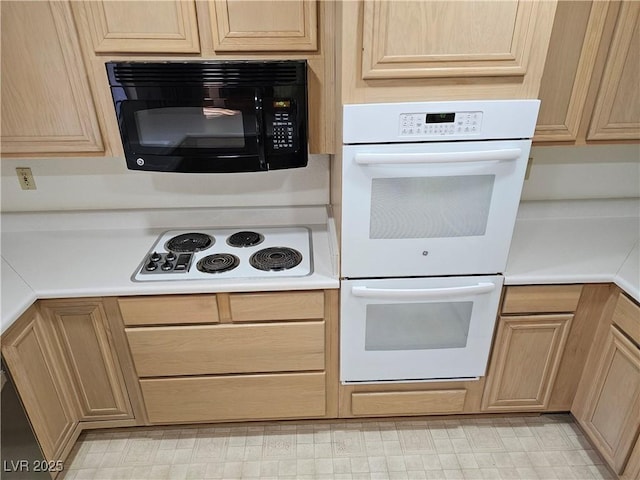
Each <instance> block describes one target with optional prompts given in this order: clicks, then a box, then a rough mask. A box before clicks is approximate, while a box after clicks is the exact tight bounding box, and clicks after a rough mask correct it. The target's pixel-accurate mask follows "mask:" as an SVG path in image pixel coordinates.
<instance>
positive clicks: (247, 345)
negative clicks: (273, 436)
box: [119, 290, 338, 424]
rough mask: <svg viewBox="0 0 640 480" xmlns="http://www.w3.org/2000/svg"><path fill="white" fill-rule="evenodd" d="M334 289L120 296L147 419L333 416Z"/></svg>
mask: <svg viewBox="0 0 640 480" xmlns="http://www.w3.org/2000/svg"><path fill="white" fill-rule="evenodd" d="M337 298H338V296H337V291H333V290H327V291H321V290H319V291H315V290H314V291H296V292H268V293H263V292H255V293H217V294H215V295H213V294H211V295H193V296H189V295H177V296H171V295H167V296H151V297H135V298H120V299H119V305H120V311H121V313H122V317H123V323H124V325H127V327H126V328H124V332H125V334H126V338H127V343H128V345H129V349H130V352H131V356H132V358H133V363H134V366H135V370H136V376H137V380H138V381H139V385H140V390H141V395H142V399H143V401H144V405H145V408H146V415H147V419H148V422H149V423H152V424H155V423H185V422H186V423H189V422H191V423H193V422H217V421H230V420H260V419H263V420H270V419H276V418H283V419H284V418H318V417H323V418H327V417H329V418H330V417H335V416H337V410H338V394H337V368H338V361H337V350H336V346H337V310H338V307H337ZM159 306H160V307H159ZM180 312H184V314H182V315H181V313H180ZM207 320H208V322H207Z"/></svg>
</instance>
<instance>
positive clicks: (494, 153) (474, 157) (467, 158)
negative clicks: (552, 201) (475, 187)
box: [355, 148, 522, 165]
mask: <svg viewBox="0 0 640 480" xmlns="http://www.w3.org/2000/svg"><path fill="white" fill-rule="evenodd" d="M521 155H522V150H521V149H519V148H503V149H500V150H486V151H479V152H438V153H356V155H355V162H356V163H357V164H359V165H403V164H420V163H466V162H502V161H509V160H517V159H518V158H520V156H521Z"/></svg>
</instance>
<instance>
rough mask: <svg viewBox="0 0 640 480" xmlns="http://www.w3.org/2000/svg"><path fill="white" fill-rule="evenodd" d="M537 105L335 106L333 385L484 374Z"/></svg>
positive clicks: (507, 102) (531, 102) (509, 102)
mask: <svg viewBox="0 0 640 480" xmlns="http://www.w3.org/2000/svg"><path fill="white" fill-rule="evenodd" d="M538 108H539V101H538V100H519V101H513V100H502V101H466V102H426V103H394V104H366V105H346V106H345V107H344V122H343V123H344V132H343V133H344V135H343V141H344V146H343V150H342V182H343V194H342V251H341V252H342V253H341V276H342V283H341V316H340V328H341V332H340V339H341V340H340V341H341V348H340V365H341V367H340V376H341V381H342V382H343V383H360V382H362V383H373V382H393V381H428V380H444V379H472V378H477V377H481V376H483V375H484V373H485V370H486V365H487V360H488V356H489V349H490V346H491V340H492V337H493V330H494V326H495V321H496V315H497V309H498V303H499V300H500V293H501V288H502V283H503V277H502V276H501V273H502V272H504V269H505V266H506V261H507V256H508V252H509V246H510V243H511V236H512V233H513V228H514V225H515V219H516V214H517V210H518V205H519V201H520V194H521V191H522V185H523V181H524V176H525V171H526V168H527V159H528V156H529V150H530V147H531V137H532V135H533V131H534V128H535V122H536V118H537V113H538Z"/></svg>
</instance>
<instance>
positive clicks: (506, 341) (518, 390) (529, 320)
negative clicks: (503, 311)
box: [482, 315, 573, 411]
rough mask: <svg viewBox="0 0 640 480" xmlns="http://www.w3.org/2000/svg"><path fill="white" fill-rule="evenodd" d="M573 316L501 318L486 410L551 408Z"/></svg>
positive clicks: (486, 388) (488, 385) (485, 399)
mask: <svg viewBox="0 0 640 480" xmlns="http://www.w3.org/2000/svg"><path fill="white" fill-rule="evenodd" d="M572 319H573V315H532V316H523V317H519V316H518V317H508V316H503V317H500V323H499V325H498V333H497V335H496V340H495V344H494V345H495V346H494V351H493V354H492V356H491V364H490V366H489V373H488V374H487V383H486V386H485V391H484V395H483V398H482V410H484V411H530V410H544V409H545V408H546V407H547V404H548V402H549V398H550V396H551V390H552V388H553V383H554V380H555V378H556V374H557V373H558V368H559V366H560V360H561V358H562V354H563V352H564V345H565V343H566V341H567V337H568V335H569V330H570V328H571V320H572Z"/></svg>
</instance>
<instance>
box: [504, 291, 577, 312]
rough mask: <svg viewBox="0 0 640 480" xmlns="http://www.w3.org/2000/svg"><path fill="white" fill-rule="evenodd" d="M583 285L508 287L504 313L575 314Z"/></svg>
mask: <svg viewBox="0 0 640 480" xmlns="http://www.w3.org/2000/svg"><path fill="white" fill-rule="evenodd" d="M581 293H582V285H532V286H522V287H507V291H506V293H505V295H504V303H503V304H502V313H556V312H557V313H565V312H567V313H568V312H575V311H576V308H577V307H578V301H579V300H580V294H581Z"/></svg>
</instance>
